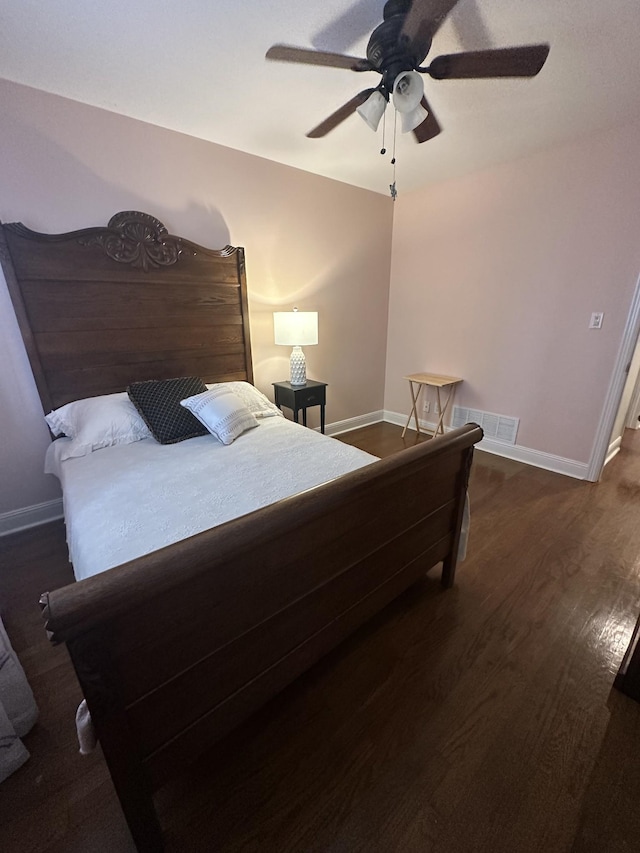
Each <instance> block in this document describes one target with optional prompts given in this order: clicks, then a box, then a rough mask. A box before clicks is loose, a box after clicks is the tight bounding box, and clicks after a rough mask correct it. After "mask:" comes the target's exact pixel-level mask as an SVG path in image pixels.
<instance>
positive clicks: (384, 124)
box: [380, 110, 387, 154]
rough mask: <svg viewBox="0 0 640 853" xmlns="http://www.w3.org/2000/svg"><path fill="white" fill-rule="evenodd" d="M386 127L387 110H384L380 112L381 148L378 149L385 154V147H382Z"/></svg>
mask: <svg viewBox="0 0 640 853" xmlns="http://www.w3.org/2000/svg"><path fill="white" fill-rule="evenodd" d="M386 129H387V111H386V110H385V111H384V112H383V113H382V148H381V149H380V153H381V154H386V153H387V149H386V148H385V147H384V135H385V132H386Z"/></svg>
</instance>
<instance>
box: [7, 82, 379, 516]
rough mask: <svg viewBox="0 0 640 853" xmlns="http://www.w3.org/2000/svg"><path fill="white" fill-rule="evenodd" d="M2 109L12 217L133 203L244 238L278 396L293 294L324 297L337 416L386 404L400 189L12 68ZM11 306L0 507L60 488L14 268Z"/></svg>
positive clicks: (34, 218) (255, 334)
mask: <svg viewBox="0 0 640 853" xmlns="http://www.w3.org/2000/svg"><path fill="white" fill-rule="evenodd" d="M0 114H1V115H2V120H1V122H0V219H2V220H3V221H4V222H13V221H22V222H24V224H25V225H27V226H29V227H30V228H33V229H35V230H41V231H45V232H61V231H67V230H72V229H75V228H84V227H88V226H90V225H103V224H106V222H107V220H108V219H109V217H110V216H111V215H112V214H113V213H115V212H116V211H119V210H129V209H137V210H143V211H145V212H148V213H151V214H152V215H154V216H156V217H158V218H159V219H161V220H162V221H163V222H164V224H165V225H166V226H167V228H168V229H169V231H170V232H172V233H177V234H180V235H182V236H185V237H188V238H189V239H191V240H194V241H196V242H198V243H201V244H204V245H206V246H210V247H214V248H215V247H222V246H224V245H225V244H227V243H231V244H232V245H241V246H244V247H245V249H246V258H247V279H248V285H249V309H250V319H251V332H252V338H253V358H254V368H255V381H256V385H257V386H258V387H259V388H260V389H261V390H263V391H265V392H266V393H267V394H269V395H270V396H271V397H272V393H271V392H272V390H273V389H272V388H271V382H273V381H277V380H279V379H286V378H287V377H288V370H289V367H288V356H289V352H288V350H285V349H284V348H282V347H276V346H275V345H274V344H273V327H272V316H271V315H272V312H273V311H274V310H276V309H284V310H289V309H290V308H292V307H293V305H294V304H295V305H297V306H298V307H299V308H300V309H301V310H317V311H318V312H319V322H320V341H319V344H318V346H316V347H308V348H307V349H306V355H307V368H308V369H307V372H308V375H309V377H310V378H315V379H321V380H323V381H326V382H328V383H329V385H330V387H329V389H328V398H327V420H328V422H336V421H340V420H343V419H347V418H350V417H354V416H356V415H361V414H363V413H367V412H371V411H376V410H380V409H381V408H382V404H383V387H384V364H385V349H386V330H387V309H388V286H389V272H390V258H391V232H392V216H393V210H392V202H391V201H390V199H387V198H385V197H383V196H381V195H377V194H375V193H371V192H368V191H366V190H361V189H356V188H354V187H350V186H348V185H346V184H342V183H339V182H336V181H331V180H328V179H325V178H320V177H317V176H314V175H311V174H308V173H306V172H302V171H299V170H295V169H291V168H289V167H286V166H280V165H278V164H275V163H272V162H269V161H267V160H262V159H260V158H257V157H253V156H251V155H248V154H243V153H241V152H237V151H232V150H230V149H227V148H223V147H221V146H217V145H213V144H211V143H207V142H202V141H200V140H197V139H194V138H192V137H188V136H185V135H181V134H178V133H175V132H172V131H167V130H163V129H161V128H158V127H154V126H152V125H148V124H144V123H142V122H137V121H134V120H131V119H128V118H124V117H122V116H118V115H116V114H115V113H109V112H106V111H104V110H99V109H95V108H93V107H88V106H85V105H82V104H78V103H75V102H73V101H69V100H66V99H63V98H60V97H57V96H54V95H48V94H45V93H42V92H38V91H36V90H33V89H29V88H26V87H22V86H18V85H16V84H13V83H9V82H7V81H0ZM0 312H1V313H0V435H1V436H2V442H1V444H0V471H1V478H0V479H1V485H0V515H1V514H2V513H7V512H10V511H12V510H15V509H19V508H22V507H27V506H32V505H34V504H38V503H40V502H44V501H47V500H50V499H51V498H53V497H55V496H57V494H58V490H57V486H56V484H55V481H54V480H53V478H51V477H44V475H43V474H42V473H41V472H42V458H43V453H44V449H45V446H46V444H47V441H48V437H47V431H46V429H45V427H44V423H43V421H42V410H41V408H40V405H39V402H38V399H37V396H36V393H35V386H34V383H33V380H32V377H31V373H30V370H29V368H28V364H27V362H26V357H25V354H24V349H23V347H22V344H21V340H20V337H19V334H18V331H17V324H16V321H15V316H14V314H13V311H12V309H11V306H10V302H9V298H8V294H7V292H6V285H5V283H4V280H2V281H0ZM309 417H310V423H311V425H315V424H316V423H317V410H310V413H309Z"/></svg>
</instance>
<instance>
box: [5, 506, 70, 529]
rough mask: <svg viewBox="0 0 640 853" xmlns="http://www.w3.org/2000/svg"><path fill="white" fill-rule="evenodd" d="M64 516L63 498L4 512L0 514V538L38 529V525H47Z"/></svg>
mask: <svg viewBox="0 0 640 853" xmlns="http://www.w3.org/2000/svg"><path fill="white" fill-rule="evenodd" d="M62 516H63V513H62V498H56V499H55V500H53V501H45V503H41V504H35V506H26V507H24V508H23V509H14V510H12V511H11V512H4V513H2V514H0V536H8V535H9V534H10V533H17V532H18V531H19V530H26V529H27V528H28V527H36V526H37V525H38V524H47V523H48V522H49V521H56V519H58V518H62Z"/></svg>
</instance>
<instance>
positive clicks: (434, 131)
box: [413, 95, 442, 142]
mask: <svg viewBox="0 0 640 853" xmlns="http://www.w3.org/2000/svg"><path fill="white" fill-rule="evenodd" d="M420 103H421V105H422V106H423V107H424V108H425V110H426V111H427V112H428V113H429V115H428V116H427V117H426V119H425V120H424V121H423V122H422V124H419V125H418V126H417V127H416V128H415V129H414V131H413V135H414V136H415V138H416V139H417V141H418V142H427V141H428V140H429V139H433V137H434V136H437V135H438V134H439V133H441V132H442V128H441V127H440V125H439V124H438V119H437V118H436V117H435V115H434V114H433V110H432V109H431V107H430V106H429V104H428V103H427V99H426V98H425V97H424V95H423V96H422V100H421V101H420Z"/></svg>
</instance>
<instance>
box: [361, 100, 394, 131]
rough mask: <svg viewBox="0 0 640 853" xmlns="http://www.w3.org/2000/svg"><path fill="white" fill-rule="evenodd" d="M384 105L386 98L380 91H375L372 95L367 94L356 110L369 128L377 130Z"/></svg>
mask: <svg viewBox="0 0 640 853" xmlns="http://www.w3.org/2000/svg"><path fill="white" fill-rule="evenodd" d="M386 107H387V101H386V98H385V97H384V95H383V94H382V93H381V92H378V91H376V92H374V93H373V94H372V95H369V97H368V98H367V100H366V101H365V102H364V104H361V105H360V106H359V107H358V109H357V110H356V112H357V113H358V115H359V116H360V117H361V118H363V119H364V120H365V122H366V123H367V125H368V126H369V127H370V128H371V130H377V129H378V125H379V124H380V119H381V118H382V116H383V115H384V111H385V109H386Z"/></svg>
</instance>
